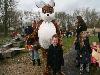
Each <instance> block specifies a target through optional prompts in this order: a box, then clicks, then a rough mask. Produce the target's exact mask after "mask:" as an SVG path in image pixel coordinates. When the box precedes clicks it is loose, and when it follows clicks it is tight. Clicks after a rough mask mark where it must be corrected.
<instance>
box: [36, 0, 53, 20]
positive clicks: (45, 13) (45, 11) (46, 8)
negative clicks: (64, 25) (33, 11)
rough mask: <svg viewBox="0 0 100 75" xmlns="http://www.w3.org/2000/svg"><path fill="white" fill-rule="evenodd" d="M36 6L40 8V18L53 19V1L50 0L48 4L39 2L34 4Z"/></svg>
mask: <svg viewBox="0 0 100 75" xmlns="http://www.w3.org/2000/svg"><path fill="white" fill-rule="evenodd" d="M36 6H37V7H39V8H42V11H41V13H40V16H41V19H43V20H44V21H52V20H53V19H54V8H53V7H54V6H55V3H54V2H53V0H51V1H50V2H49V3H48V4H46V3H45V2H43V1H42V2H40V3H37V4H36Z"/></svg>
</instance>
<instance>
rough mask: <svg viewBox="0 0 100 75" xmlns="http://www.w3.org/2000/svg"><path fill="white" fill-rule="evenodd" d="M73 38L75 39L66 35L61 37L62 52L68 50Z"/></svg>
mask: <svg viewBox="0 0 100 75" xmlns="http://www.w3.org/2000/svg"><path fill="white" fill-rule="evenodd" d="M74 39H75V37H69V38H67V37H66V36H65V37H64V38H63V45H64V47H63V49H64V52H67V51H68V50H70V48H71V47H72V45H73V42H74Z"/></svg>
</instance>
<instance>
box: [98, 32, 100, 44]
mask: <svg viewBox="0 0 100 75" xmlns="http://www.w3.org/2000/svg"><path fill="white" fill-rule="evenodd" d="M98 39H99V43H100V32H98Z"/></svg>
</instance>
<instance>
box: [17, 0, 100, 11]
mask: <svg viewBox="0 0 100 75" xmlns="http://www.w3.org/2000/svg"><path fill="white" fill-rule="evenodd" d="M17 1H18V2H19V3H18V6H17V7H18V9H19V10H29V11H39V8H37V7H36V5H35V2H38V1H41V0H17ZM42 1H44V2H49V1H50V0H42ZM54 1H55V11H65V12H70V11H74V10H76V9H84V8H87V7H89V8H91V9H96V10H97V11H99V12H100V0H54Z"/></svg>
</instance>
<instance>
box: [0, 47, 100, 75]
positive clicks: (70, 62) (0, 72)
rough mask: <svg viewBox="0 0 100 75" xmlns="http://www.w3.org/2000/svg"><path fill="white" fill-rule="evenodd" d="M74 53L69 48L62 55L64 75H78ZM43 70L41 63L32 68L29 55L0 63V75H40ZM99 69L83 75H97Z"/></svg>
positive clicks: (20, 55)
mask: <svg viewBox="0 0 100 75" xmlns="http://www.w3.org/2000/svg"><path fill="white" fill-rule="evenodd" d="M75 55H76V51H75V50H74V49H73V48H71V50H69V52H67V53H65V54H64V59H65V65H64V66H63V67H62V71H63V72H64V73H65V75H79V68H76V67H75ZM43 70H44V67H43V63H42V65H41V66H37V65H35V66H33V65H32V61H31V58H30V56H29V53H21V54H19V55H18V56H16V57H14V58H9V59H6V60H3V61H2V62H0V75H42V73H43ZM99 74H100V69H98V70H96V69H92V70H91V73H90V74H88V73H85V74H84V75H99Z"/></svg>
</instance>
